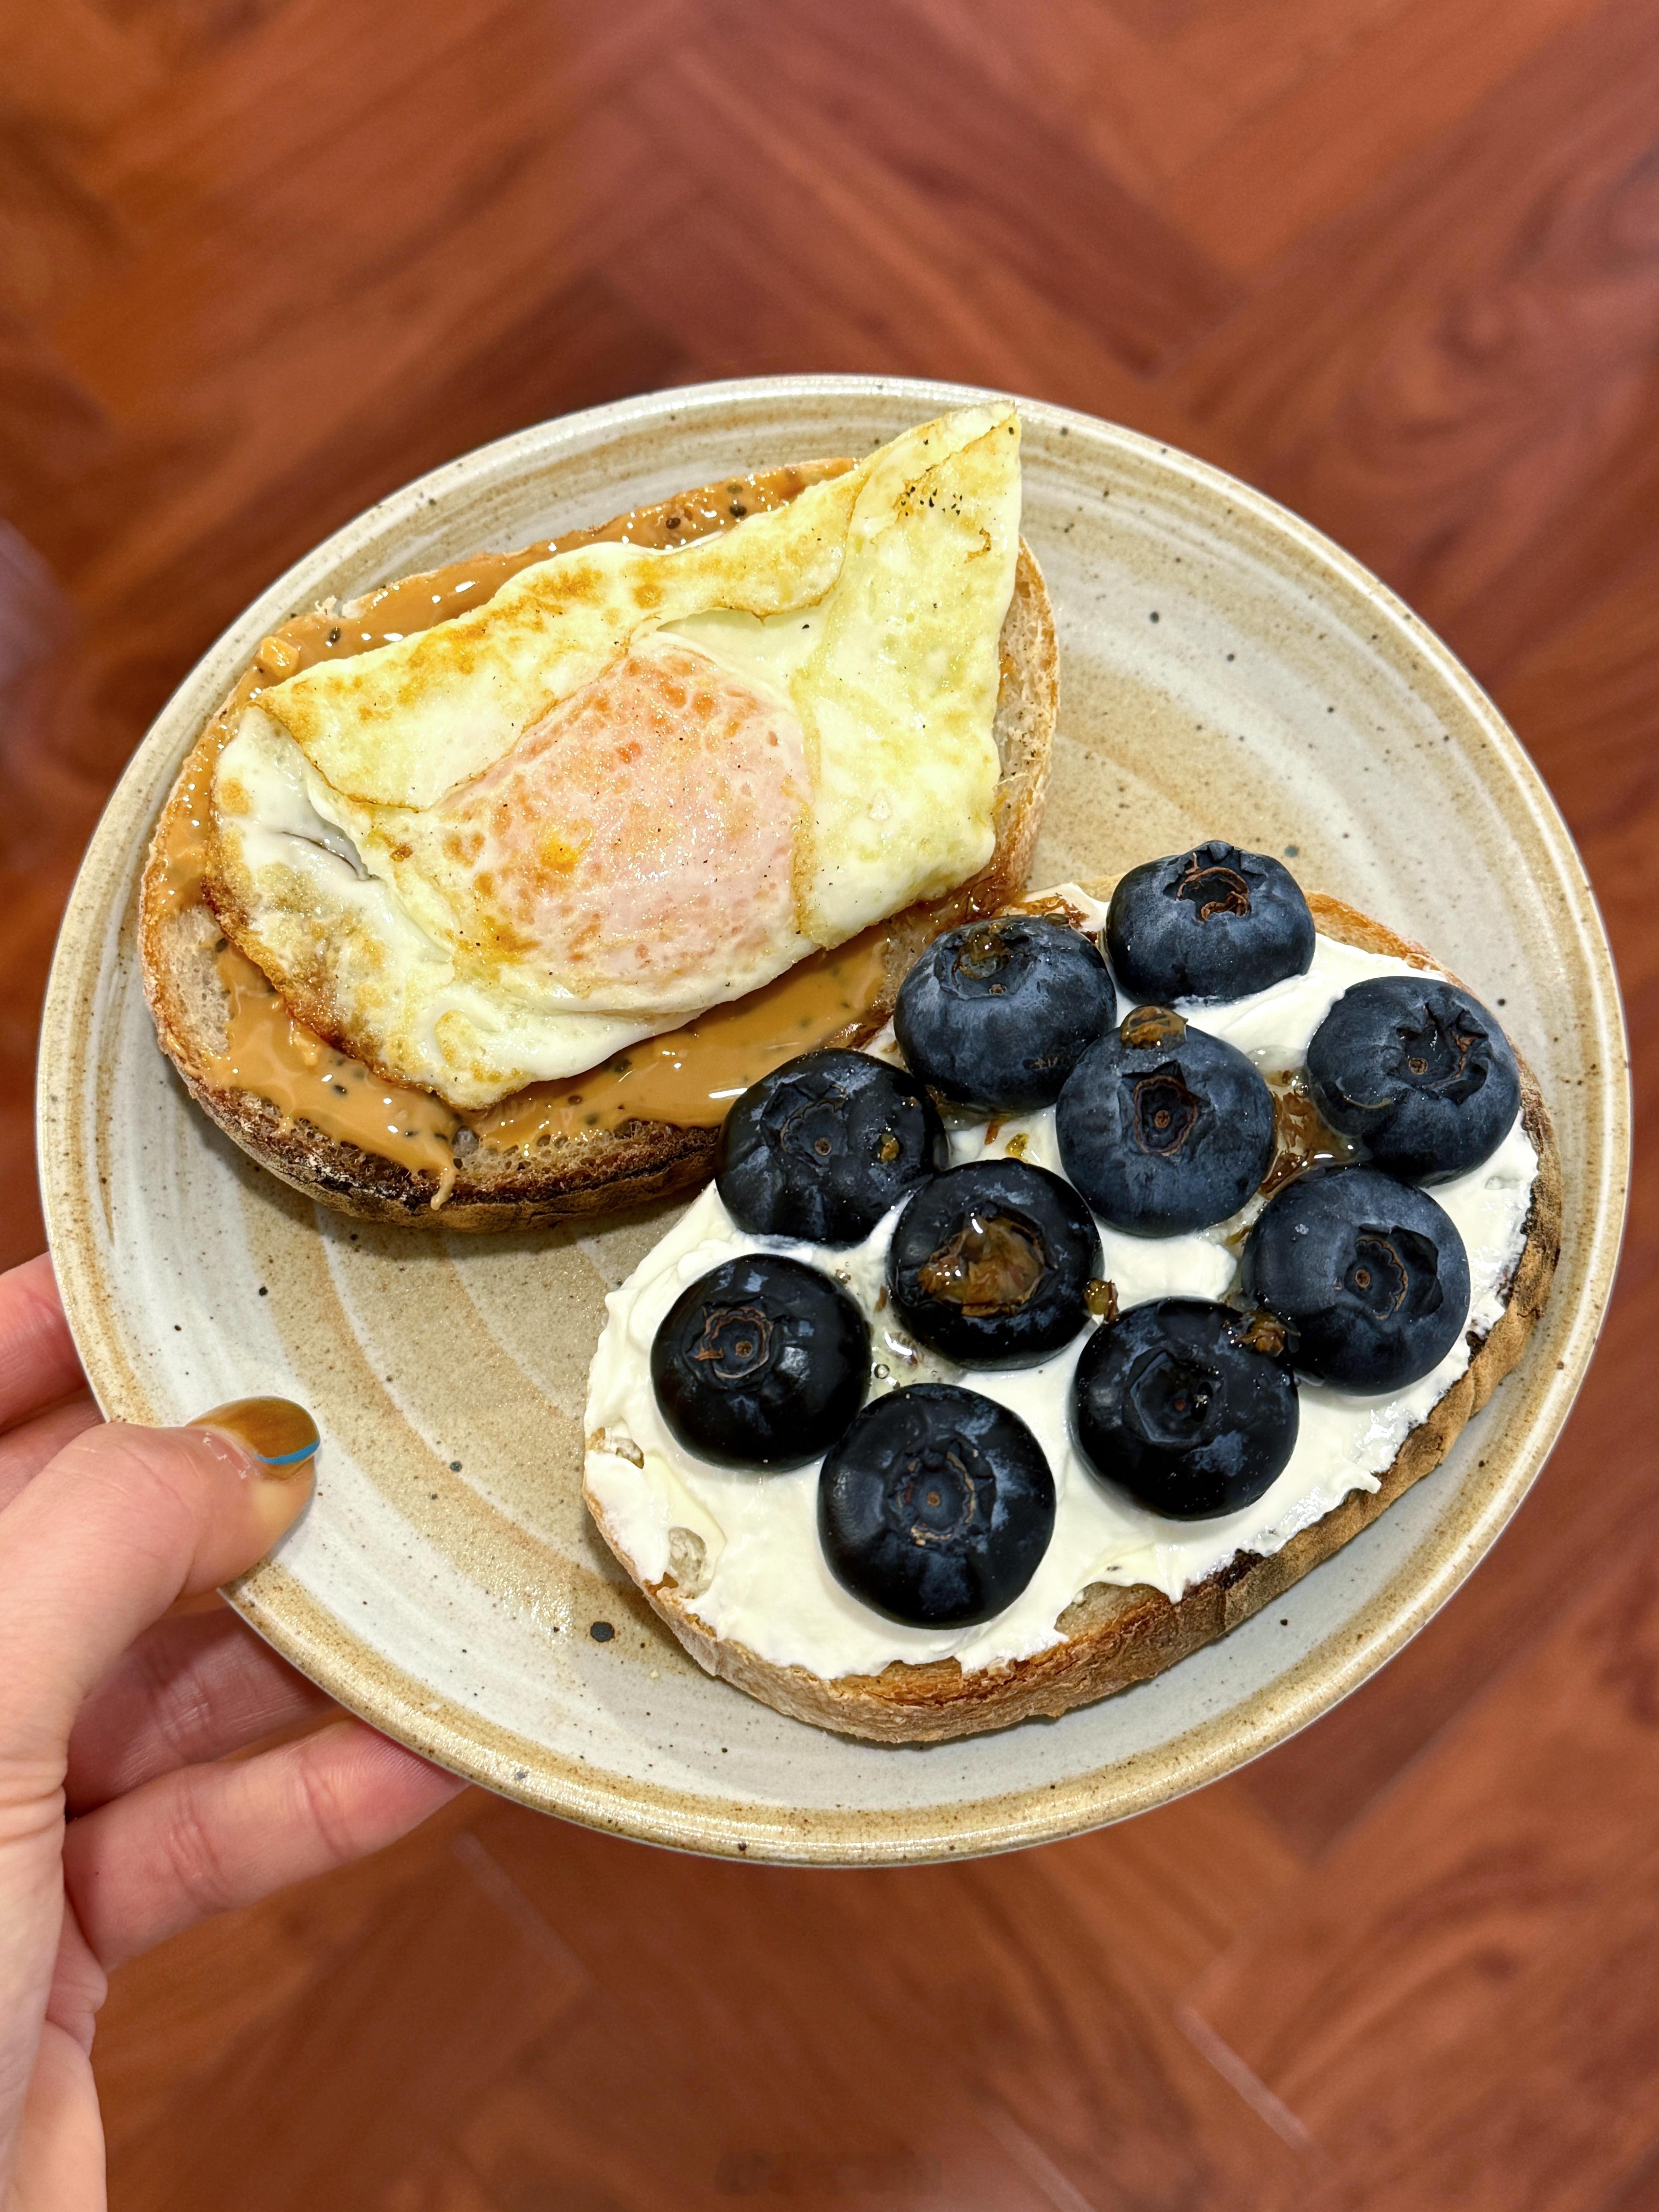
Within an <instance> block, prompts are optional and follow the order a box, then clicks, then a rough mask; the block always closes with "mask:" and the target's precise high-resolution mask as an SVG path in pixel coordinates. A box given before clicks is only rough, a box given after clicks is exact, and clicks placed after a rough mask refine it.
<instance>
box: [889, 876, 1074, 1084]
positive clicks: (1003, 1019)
mask: <svg viewBox="0 0 1659 2212" xmlns="http://www.w3.org/2000/svg"><path fill="white" fill-rule="evenodd" d="M1116 1006H1117V998H1116V994H1115V992H1114V991H1113V989H1112V979H1111V977H1110V976H1109V975H1108V974H1107V972H1106V963H1105V962H1104V961H1103V959H1102V958H1101V957H1100V954H1099V953H1098V951H1097V950H1096V948H1095V946H1094V945H1093V943H1092V942H1091V939H1088V938H1086V937H1085V936H1084V934H1083V933H1082V932H1081V931H1080V930H1076V929H1073V928H1071V927H1069V926H1068V925H1067V924H1066V923H1065V922H1063V921H1048V920H1045V919H1043V918H1042V917H1040V916H1038V915H1027V914H1004V915H997V916H996V917H995V918H994V920H993V921H970V922H969V923H968V924H967V926H966V927H964V928H962V929H951V930H947V931H946V932H945V935H944V936H943V937H940V938H938V939H935V940H934V942H933V944H932V945H929V946H928V948H927V951H926V952H924V953H923V954H922V956H921V959H920V960H918V961H917V963H916V964H915V967H914V968H913V969H911V970H910V972H909V974H908V975H907V976H906V977H905V979H904V986H903V988H902V990H901V991H900V993H899V995H898V1005H897V1006H896V1008H895V1010H894V1014H893V1026H894V1029H895V1030H896V1032H897V1036H898V1041H899V1046H900V1048H901V1049H902V1052H903V1054H904V1057H905V1060H906V1061H907V1062H908V1065H909V1066H910V1068H911V1071H912V1073H915V1074H916V1075H919V1076H920V1077H921V1079H922V1080H923V1082H925V1083H931V1084H932V1085H933V1087H934V1089H935V1090H937V1091H941V1092H942V1093H943V1094H944V1096H945V1097H947V1098H951V1099H955V1100H956V1101H957V1103H959V1104H963V1105H969V1106H984V1107H987V1108H989V1109H991V1110H992V1111H994V1112H999V1113H1004V1114H1026V1113H1030V1112H1031V1111H1033V1110H1034V1109H1036V1107H1039V1106H1052V1105H1053V1104H1054V1101H1055V1099H1056V1098H1058V1097H1059V1096H1060V1085H1061V1084H1062V1083H1064V1082H1065V1080H1066V1077H1067V1076H1068V1075H1069V1074H1070V1073H1071V1072H1072V1070H1073V1068H1074V1067H1075V1066H1077V1064H1078V1061H1079V1060H1080V1059H1081V1058H1082V1056H1083V1054H1084V1052H1085V1048H1087V1046H1088V1044H1089V1043H1090V1042H1091V1039H1092V1038H1094V1037H1097V1036H1099V1034H1100V1032H1101V1030H1103V1028H1104V1027H1105V1026H1106V1024H1107V1023H1108V1022H1109V1021H1110V1020H1111V1018H1112V1017H1113V1015H1114V1013H1115V1011H1116Z"/></svg>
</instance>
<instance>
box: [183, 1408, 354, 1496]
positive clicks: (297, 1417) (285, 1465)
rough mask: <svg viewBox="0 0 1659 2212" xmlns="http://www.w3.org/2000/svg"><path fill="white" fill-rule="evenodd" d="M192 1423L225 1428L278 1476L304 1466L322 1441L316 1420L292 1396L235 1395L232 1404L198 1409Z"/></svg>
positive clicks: (280, 1476) (226, 1431) (262, 1464)
mask: <svg viewBox="0 0 1659 2212" xmlns="http://www.w3.org/2000/svg"><path fill="white" fill-rule="evenodd" d="M190 1426H191V1428H192V1429H222V1430H223V1431H225V1433H226V1434H227V1435H228V1436H232V1437H235V1439H236V1441H237V1443H239V1444H240V1445H242V1447H243V1448H244V1449H246V1450H247V1451H250V1452H252V1455H253V1456H254V1458H255V1459H257V1460H258V1462H259V1464H260V1465H261V1466H262V1467H263V1468H265V1469H266V1470H267V1471H268V1472H269V1473H270V1474H271V1475H273V1476H275V1477H276V1479H277V1480H282V1478H283V1476H285V1475H289V1474H293V1473H294V1472H295V1469H296V1468H301V1467H303V1466H304V1465H305V1463H306V1462H307V1460H308V1459H310V1458H311V1457H313V1455H314V1454H315V1452H316V1449H317V1447H318V1445H319V1443H321V1441H322V1439H321V1438H320V1437H319V1435H318V1433H317V1424H316V1422H315V1421H313V1419H312V1418H311V1416H310V1414H309V1413H307V1411H306V1409H305V1407H303V1406H296V1405H295V1402H294V1401H293V1399H292V1398H233V1399H232V1400H231V1401H230V1403H229V1404H228V1406H216V1407H214V1408H213V1410H212V1412H211V1413H198V1414H197V1416H196V1419H194V1420H193V1421H191V1423H190Z"/></svg>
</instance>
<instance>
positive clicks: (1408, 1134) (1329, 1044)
mask: <svg viewBox="0 0 1659 2212" xmlns="http://www.w3.org/2000/svg"><path fill="white" fill-rule="evenodd" d="M1308 1080H1309V1084H1310V1087H1311V1089H1312V1091H1313V1095H1314V1100H1315V1103H1316V1104H1317V1106H1318V1108H1319V1110H1320V1112H1321V1113H1322V1115H1324V1116H1325V1119H1326V1120H1327V1121H1328V1122H1329V1123H1330V1125H1331V1127H1332V1128H1334V1129H1340V1131H1341V1132H1342V1133H1343V1135H1344V1136H1345V1137H1357V1138H1358V1139H1359V1141H1360V1142H1361V1143H1362V1144H1363V1145H1364V1147H1365V1151H1366V1153H1367V1156H1368V1157H1369V1158H1371V1159H1373V1160H1375V1161H1376V1164H1377V1165H1378V1167H1383V1168H1387V1170H1389V1174H1390V1175H1397V1176H1404V1177H1405V1178H1406V1180H1407V1182H1445V1181H1446V1179H1447V1177H1448V1176H1457V1175H1466V1174H1467V1173H1468V1170H1470V1169H1471V1168H1478V1167H1479V1166H1480V1163H1481V1161H1482V1160H1484V1159H1488V1158H1490V1157H1491V1156H1492V1153H1493V1152H1496V1150H1497V1149H1498V1146H1499V1145H1500V1144H1501V1143H1502V1141H1503V1139H1504V1137H1505V1136H1506V1135H1507V1134H1508V1133H1509V1129H1510V1124H1511V1123H1512V1122H1513V1121H1514V1120H1515V1117H1516V1113H1517V1112H1518V1111H1519V1110H1520V1105H1521V1075H1520V1071H1519V1070H1518V1069H1517V1067H1516V1064H1515V1054H1514V1053H1513V1052H1512V1051H1511V1050H1510V1041H1509V1039H1508V1038H1507V1037H1506V1036H1504V1032H1503V1030H1501V1029H1499V1027H1498V1024H1497V1023H1496V1022H1495V1021H1493V1019H1492V1016H1491V1015H1490V1014H1489V1013H1488V1012H1486V1008H1485V1007H1484V1006H1482V1005H1481V1004H1480V1001H1479V1000H1477V999H1472V998H1471V997H1470V996H1469V994H1468V992H1467V991H1461V990H1459V988H1458V987H1457V986H1456V984H1455V983H1445V982H1442V981H1440V980H1439V979H1438V978H1437V977H1436V976H1433V975H1378V976H1376V977H1374V978H1373V979H1372V980H1371V981H1370V982H1367V983H1356V984H1355V985H1354V986H1353V987H1352V990H1347V991H1345V992H1344V993H1343V994H1342V996H1341V997H1340V999H1339V1000H1337V1002H1336V1004H1335V1005H1334V1006H1333V1007H1332V1008H1331V1010H1330V1012H1329V1013H1328V1014H1327V1015H1326V1017H1325V1018H1324V1020H1323V1021H1322V1022H1321V1024H1319V1027H1318V1028H1317V1029H1316V1030H1315V1031H1314V1033H1313V1042H1311V1043H1310V1045H1309V1047H1308Z"/></svg>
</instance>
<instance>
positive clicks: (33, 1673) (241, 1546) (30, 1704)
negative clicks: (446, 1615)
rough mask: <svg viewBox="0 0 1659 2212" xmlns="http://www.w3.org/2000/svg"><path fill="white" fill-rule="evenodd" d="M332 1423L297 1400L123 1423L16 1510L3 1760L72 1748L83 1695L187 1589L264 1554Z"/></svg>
mask: <svg viewBox="0 0 1659 2212" xmlns="http://www.w3.org/2000/svg"><path fill="white" fill-rule="evenodd" d="M317 1441H318V1439H317V1430H316V1425H315V1424H314V1423H313V1420H312V1419H311V1416H310V1415H309V1414H308V1413H306V1412H305V1411H304V1410H303V1409H302V1408H301V1407H298V1406H295V1405H292V1404H290V1403H289V1401H288V1400H287V1399H284V1398H252V1399H240V1400H238V1401H236V1402H235V1403H234V1405H230V1406H221V1407H216V1408H215V1409H214V1410H213V1411H212V1412H211V1413H204V1415H203V1416H202V1418H201V1419H200V1421H199V1422H193V1423H191V1425H190V1426H188V1427H186V1428H181V1429H144V1428H137V1427H131V1426H128V1425H124V1424H119V1423H112V1424H110V1425H108V1426H106V1427H103V1428H94V1429H88V1430H87V1431H85V1432H84V1433H83V1434H82V1435H81V1436H78V1437H76V1438H75V1439H74V1441H73V1442H72V1443H69V1444H67V1445H66V1446H65V1447H64V1449H63V1450H62V1451H60V1452H59V1453H58V1455H57V1457H56V1458H55V1459H53V1460H51V1461H49V1462H47V1464H46V1467H45V1468H42V1470H41V1472H40V1474H38V1475H36V1477H35V1478H34V1480H33V1482H31V1483H30V1484H29V1486H28V1487H27V1489H26V1490H25V1491H24V1492H22V1493H21V1496H20V1497H18V1498H16V1499H15V1501H14V1502H13V1503H12V1504H10V1505H9V1506H8V1507H7V1508H6V1510H5V1511H4V1512H3V1514H0V1681H3V1682H4V1683H5V1684H6V1696H5V1699H4V1702H3V1706H0V1759H5V1758H13V1759H27V1760H30V1761H33V1760H36V1759H52V1758H54V1757H58V1756H61V1754H62V1753H63V1750H64V1745H65V1744H66V1743H67V1741H68V1738H69V1731H70V1726H71V1725H72V1723H73V1722H74V1719H75V1715H76V1711H77V1710H78V1708H79V1706H80V1705H81V1702H82V1699H83V1698H85V1696H86V1695H87V1693H88V1691H89V1690H90V1689H91V1688H92V1687H93V1686H94V1684H95V1683H96V1682H98V1681H99V1680H100V1679H101V1678H102V1676H103V1675H104V1674H106V1673H107V1672H108V1670H109V1668H111V1667H112V1666H113V1664H114V1663H115V1662H116V1660H117V1659H118V1658H119V1656H120V1655H121V1653H122V1652H123V1651H125V1649H126V1648H127V1646H128V1644H131V1642H132V1640H133V1638H135V1637H136V1636H137V1635H138V1634H139V1633H140V1632H141V1631H142V1630H143V1629H145V1628H147V1627H148V1626H149V1624H150V1623H151V1622H152V1621H153V1620H159V1619H160V1617H161V1614H162V1613H165V1612H166V1611H167V1607H169V1606H170V1605H171V1604H172V1603H173V1601H174V1599H175V1598H179V1597H183V1596H185V1595H189V1594H191V1593H192V1592H195V1591H199V1590H205V1589H212V1588H213V1587H214V1586H215V1585H216V1583H222V1582H227V1581H228V1580H229V1579H230V1577H232V1576H233V1575H238V1574H240V1573H242V1572H243V1571H244V1570H245V1569H246V1568H248V1567H251V1566H252V1565H253V1564H254V1562H255V1560H257V1559H262V1558H263V1557H264V1554H265V1553H267V1552H268V1551H269V1550H270V1547H271V1546H272V1545H273V1544H274V1543H275V1542H276V1540H277V1538H278V1537H279V1536H281V1535H282V1534H283V1532H284V1531H285V1530H286V1529H287V1528H289V1527H290V1526H291V1525H292V1523H293V1522H295V1520H296V1519H297V1518H298V1517H299V1515H300V1513H301V1510H303V1508H304V1507H305V1505H306V1504H307V1500H308V1499H309V1498H310V1496H311V1489H312V1465H311V1462H312V1455H313V1454H314V1452H315V1451H316V1449H317Z"/></svg>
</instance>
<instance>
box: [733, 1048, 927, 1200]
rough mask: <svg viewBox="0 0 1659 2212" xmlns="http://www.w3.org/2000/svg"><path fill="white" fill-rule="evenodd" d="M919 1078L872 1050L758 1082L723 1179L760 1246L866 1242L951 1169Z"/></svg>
mask: <svg viewBox="0 0 1659 2212" xmlns="http://www.w3.org/2000/svg"><path fill="white" fill-rule="evenodd" d="M950 1157H951V1154H950V1147H949V1146H948V1145H947V1143H946V1141H945V1127H944V1124H943V1123H942V1122H941V1121H940V1120H939V1109H938V1108H937V1107H936V1106H935V1105H934V1104H933V1100H932V1099H931V1098H930V1097H928V1096H927V1092H926V1091H924V1090H923V1089H922V1087H921V1084H920V1083H918V1082H917V1081H916V1079H915V1077H914V1076H911V1075H907V1074H906V1073H904V1071H903V1069H902V1068H899V1067H890V1066H888V1064H887V1062H886V1061H885V1060H875V1059H872V1057H871V1055H870V1054H868V1053H866V1052H840V1051H836V1050H833V1049H831V1050H826V1051H823V1052H804V1053H802V1054H800V1056H799V1059H797V1060H786V1061H785V1062H784V1064H783V1066H781V1067H777V1068H774V1069H773V1071H772V1073H771V1074H770V1075H763V1076H762V1078H761V1079H760V1081H759V1082H758V1083H753V1084H750V1086H749V1088H748V1090H747V1091H744V1094H743V1096H742V1097H741V1098H739V1099H738V1101H737V1103H735V1105H733V1107H732V1110H731V1112H730V1113H729V1114H728V1115H726V1122H725V1126H724V1127H722V1128H721V1130H720V1146H719V1149H718V1151H717V1152H716V1153H715V1164H714V1179H715V1181H716V1182H717V1183H718V1184H719V1186H720V1199H721V1201H722V1203H723V1204H724V1205H725V1207H726V1212H728V1213H729V1214H730V1215H731V1217H732V1220H733V1221H735V1222H736V1223H737V1225H738V1228H739V1229H746V1230H748V1231H750V1234H751V1235H753V1236H756V1237H798V1238H799V1240H800V1241H801V1242H802V1243H810V1244H857V1243H860V1242H861V1240H862V1239H863V1238H865V1237H867V1236H868V1235H869V1234H870V1231H872V1229H873V1228H874V1227H875V1225H876V1224H877V1222H878V1221H879V1220H880V1219H881V1218H882V1216H883V1214H884V1213H885V1212H888V1210H889V1209H890V1207H892V1206H896V1205H897V1203H898V1201H899V1200H900V1199H902V1197H903V1196H904V1194H905V1193H906V1191H908V1190H911V1189H914V1188H915V1185H916V1184H917V1183H919V1182H925V1181H926V1180H927V1177H928V1176H930V1175H933V1174H934V1173H935V1172H936V1171H937V1170H939V1169H940V1168H942V1167H944V1166H945V1165H946V1164H948V1162H949V1159H950Z"/></svg>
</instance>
